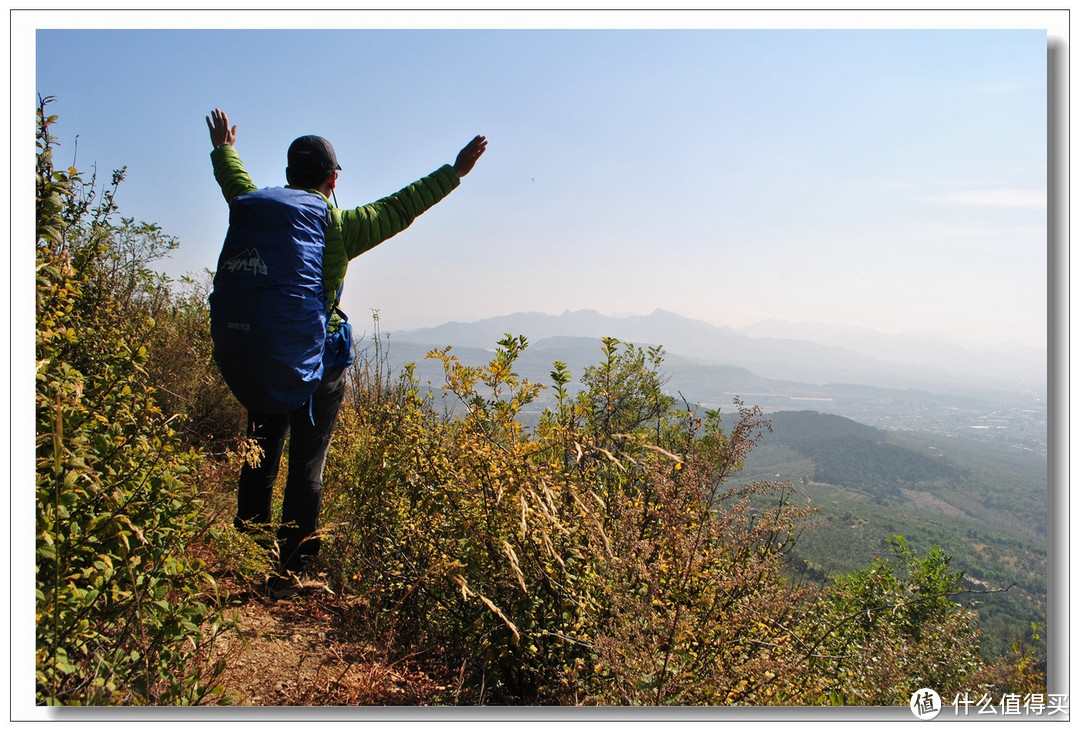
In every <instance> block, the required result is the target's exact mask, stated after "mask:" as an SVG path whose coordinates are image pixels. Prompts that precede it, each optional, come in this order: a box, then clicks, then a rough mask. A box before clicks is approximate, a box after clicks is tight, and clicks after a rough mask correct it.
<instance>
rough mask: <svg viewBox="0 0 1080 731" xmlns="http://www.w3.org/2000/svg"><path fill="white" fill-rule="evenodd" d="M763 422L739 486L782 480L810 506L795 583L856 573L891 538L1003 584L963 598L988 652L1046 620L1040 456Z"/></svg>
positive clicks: (840, 422) (824, 423)
mask: <svg viewBox="0 0 1080 731" xmlns="http://www.w3.org/2000/svg"><path fill="white" fill-rule="evenodd" d="M770 422H771V424H772V427H773V431H772V432H771V433H769V434H766V435H765V436H764V438H763V439H762V442H761V444H760V445H759V446H758V448H757V449H756V450H755V451H754V452H753V454H752V455H751V457H750V459H749V461H748V463H747V465H746V469H745V470H744V472H743V474H742V475H740V476H739V478H738V479H739V480H740V481H743V482H751V481H754V480H763V479H781V480H790V481H791V483H792V484H793V485H794V486H795V488H796V495H797V500H799V501H805V502H806V503H809V504H810V505H812V506H813V507H815V508H817V509H818V510H817V512H816V513H814V514H813V515H812V516H810V517H808V518H807V519H806V520H805V521H804V522H803V533H802V535H801V536H800V539H799V542H798V547H797V549H796V565H797V566H799V567H801V568H803V570H804V573H803V575H804V577H806V578H808V579H810V580H821V579H823V578H824V577H826V576H832V575H836V574H839V573H843V572H846V571H850V570H851V569H853V568H856V567H858V566H865V565H866V564H867V563H868V561H869V560H871V559H873V558H874V557H877V556H884V555H886V554H887V547H886V545H885V540H886V539H888V538H890V537H892V536H893V535H895V534H901V535H904V536H906V537H907V538H908V539H909V540H910V541H911V542H912V544H913V545H916V546H920V547H927V546H929V545H931V544H937V545H939V546H941V548H942V549H943V550H944V551H945V552H946V553H947V554H948V555H950V556H951V557H952V559H953V566H954V567H955V568H957V569H961V570H963V571H964V573H965V578H966V580H967V587H968V588H969V589H970V590H972V591H980V592H982V591H987V590H999V589H1006V588H1008V587H1013V588H1011V589H1009V591H1007V592H1004V593H993V594H972V595H971V596H970V597H969V599H971V600H973V601H977V602H978V603H979V604H978V609H979V612H980V616H981V624H982V629H983V632H984V642H983V648H984V652H986V653H988V654H989V655H991V656H996V655H999V654H1000V653H1002V652H1004V651H1006V650H1007V649H1008V647H1009V643H1010V642H1011V640H1012V639H1014V638H1015V637H1019V636H1023V635H1024V633H1025V632H1026V631H1027V629H1028V628H1029V625H1030V623H1031V622H1040V621H1044V620H1045V613H1046V570H1047V546H1048V542H1047V532H1046V531H1047V491H1046V461H1045V459H1042V458H1040V457H1038V456H1036V455H1033V454H1031V453H1028V452H1024V451H1022V450H1016V449H1009V448H1007V447H1006V448H995V447H993V446H992V445H975V444H971V443H964V442H959V441H957V440H956V439H948V438H942V437H937V436H934V435H929V434H921V435H919V434H896V433H890V432H886V431H883V430H880V429H875V428H872V427H868V426H866V425H863V424H859V423H857V422H854V421H852V420H849V419H845V418H842V417H838V416H835V415H828V414H820V413H815V412H809V411H802V412H776V413H773V414H771V415H770ZM804 562H805V563H804Z"/></svg>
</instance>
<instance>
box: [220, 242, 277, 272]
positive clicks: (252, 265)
mask: <svg viewBox="0 0 1080 731" xmlns="http://www.w3.org/2000/svg"><path fill="white" fill-rule="evenodd" d="M221 268H222V269H225V270H227V271H228V272H229V273H230V274H235V273H236V272H250V273H251V274H255V275H259V274H266V262H264V261H263V260H262V257H261V256H259V250H258V249H255V248H251V249H247V250H245V251H243V252H241V253H240V254H237V255H236V256H234V257H233V258H232V259H229V260H228V261H225V262H222V264H221Z"/></svg>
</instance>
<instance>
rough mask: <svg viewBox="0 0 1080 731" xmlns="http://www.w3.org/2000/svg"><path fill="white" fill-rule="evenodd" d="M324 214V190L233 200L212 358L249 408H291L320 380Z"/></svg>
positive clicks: (213, 308)
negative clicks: (321, 194) (321, 192)
mask: <svg viewBox="0 0 1080 731" xmlns="http://www.w3.org/2000/svg"><path fill="white" fill-rule="evenodd" d="M327 219H328V208H327V204H326V200H325V199H324V198H323V197H322V196H320V195H318V194H317V193H310V192H307V191H303V190H295V189H292V188H263V189H261V190H256V191H253V192H251V193H247V194H245V195H241V196H237V197H236V198H235V199H233V202H232V205H231V206H230V209H229V231H228V234H227V235H226V237H225V243H224V245H223V246H222V249H221V256H220V257H219V258H218V266H217V273H216V274H215V275H214V289H213V292H212V293H211V294H210V334H211V337H212V339H213V342H214V361H215V362H216V363H217V366H218V369H219V370H220V371H221V375H222V377H223V378H224V379H225V383H226V384H227V385H228V386H229V388H230V389H231V390H232V392H233V394H234V395H235V396H236V398H237V400H238V401H239V402H240V403H241V404H242V405H243V406H244V408H246V409H247V410H248V411H251V412H254V413H258V414H281V413H288V412H291V411H294V410H295V409H297V408H299V407H301V406H303V405H304V404H306V403H307V402H308V400H309V399H310V398H311V395H312V394H313V393H314V392H315V389H316V388H318V386H319V382H320V381H321V379H322V375H323V356H324V351H325V345H326V339H327V334H326V325H327V309H328V307H327V300H326V294H325V292H324V289H323V277H322V262H323V250H324V248H325V245H326V226H327ZM350 350H351V348H350Z"/></svg>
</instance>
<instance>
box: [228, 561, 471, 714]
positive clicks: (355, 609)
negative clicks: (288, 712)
mask: <svg viewBox="0 0 1080 731" xmlns="http://www.w3.org/2000/svg"><path fill="white" fill-rule="evenodd" d="M219 588H220V589H222V590H224V591H225V593H226V595H227V596H228V598H229V603H230V604H231V605H232V609H231V610H229V612H228V613H227V616H229V617H230V618H232V619H233V621H234V622H235V627H233V628H230V629H227V630H226V631H225V632H224V633H223V634H222V635H221V636H219V637H218V638H217V639H216V640H215V641H214V643H213V651H212V657H211V660H212V661H218V660H223V661H224V670H223V671H222V674H221V676H220V677H219V679H218V681H217V683H218V684H219V685H220V686H221V687H222V689H223V691H224V694H225V696H227V698H228V702H229V703H231V704H232V705H240V706H364V705H379V706H387V705H429V704H438V703H444V702H446V701H447V700H449V702H451V703H452V702H453V690H454V689H453V688H451V687H449V686H447V685H445V684H440V683H439V682H437V681H436V680H435V679H434V678H433V677H432V676H431V674H430V673H429V672H428V671H427V670H425V669H423V668H422V667H421V664H420V662H418V661H416V660H415V659H405V660H396V661H391V660H388V659H387V658H388V653H387V652H386V651H385V650H380V649H379V648H376V647H373V646H371V645H370V644H369V643H366V642H365V641H364V640H363V639H361V637H360V635H362V632H361V631H360V629H359V628H358V627H357V623H358V622H360V621H362V620H361V618H362V616H363V607H362V606H361V602H360V601H359V600H358V599H356V598H355V597H348V596H344V597H343V596H334V595H330V594H325V593H323V594H316V595H308V596H297V597H293V598H289V599H282V600H273V599H270V598H269V597H268V596H266V595H264V594H263V593H262V592H260V591H256V590H253V589H252V588H250V587H244V586H240V585H239V584H238V583H237V582H236V581H235V580H234V579H232V578H229V577H221V578H220V579H219Z"/></svg>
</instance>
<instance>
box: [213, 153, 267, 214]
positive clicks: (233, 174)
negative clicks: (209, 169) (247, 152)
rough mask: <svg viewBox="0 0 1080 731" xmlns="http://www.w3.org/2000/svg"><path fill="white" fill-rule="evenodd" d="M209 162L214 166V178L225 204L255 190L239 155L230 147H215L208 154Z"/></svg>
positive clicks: (253, 182)
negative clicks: (219, 187)
mask: <svg viewBox="0 0 1080 731" xmlns="http://www.w3.org/2000/svg"><path fill="white" fill-rule="evenodd" d="M210 162H212V163H213V165H214V177H215V178H216V179H217V182H218V185H220V186H221V194H222V195H223V196H225V202H226V203H232V201H233V198H236V197H237V196H240V195H243V194H244V193H250V192H251V191H253V190H257V186H256V185H255V181H253V180H252V179H251V176H250V175H248V174H247V170H245V169H244V163H243V162H241V160H240V155H239V154H238V153H237V152H236V148H235V147H233V146H232V145H222V146H221V147H215V148H214V149H213V151H212V152H211V153H210Z"/></svg>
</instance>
